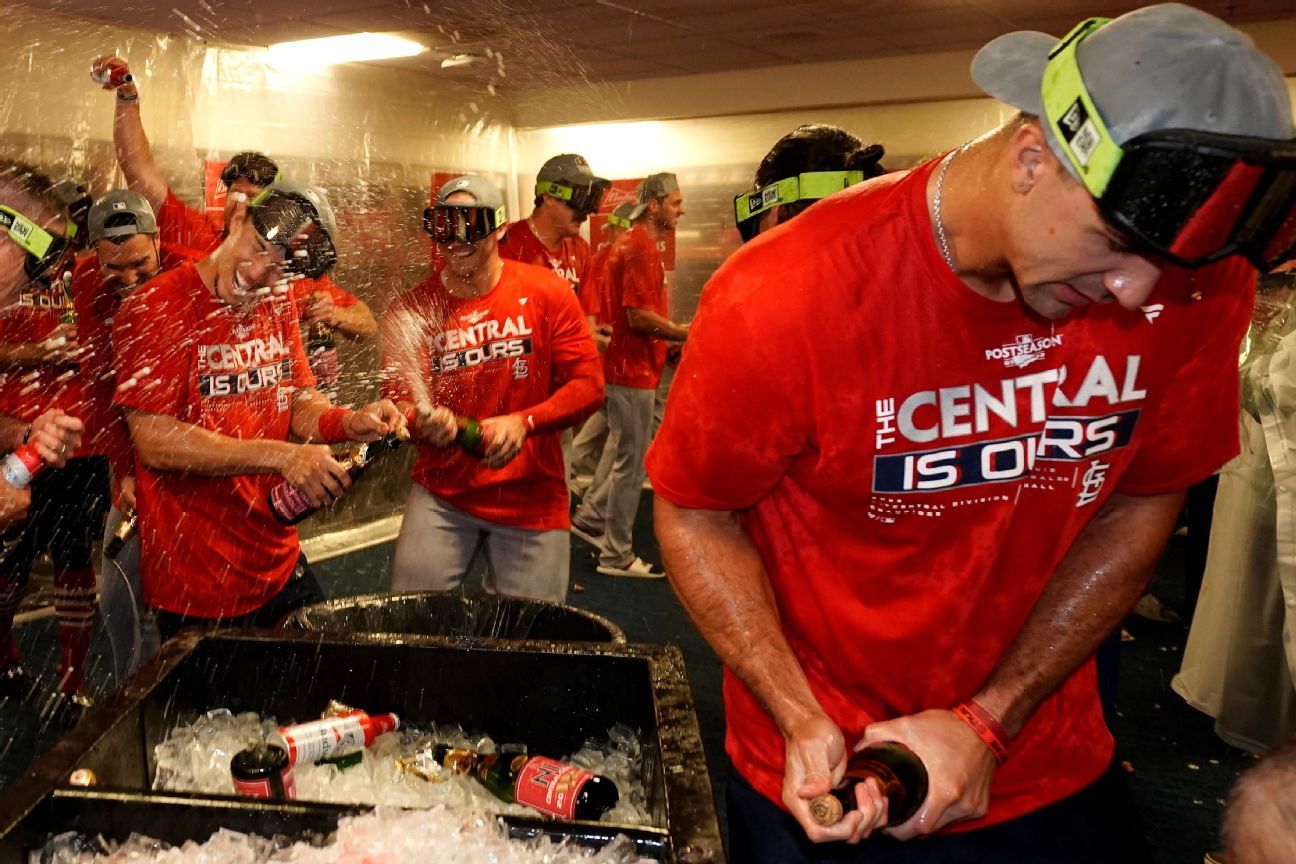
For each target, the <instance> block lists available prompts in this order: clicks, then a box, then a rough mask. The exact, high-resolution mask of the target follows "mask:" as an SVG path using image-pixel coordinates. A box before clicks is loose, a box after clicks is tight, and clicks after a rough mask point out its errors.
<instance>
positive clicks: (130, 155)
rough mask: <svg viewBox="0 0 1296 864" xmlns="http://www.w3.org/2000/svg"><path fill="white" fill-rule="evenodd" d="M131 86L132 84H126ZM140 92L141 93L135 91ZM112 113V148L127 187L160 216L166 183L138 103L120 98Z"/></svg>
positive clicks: (164, 198)
mask: <svg viewBox="0 0 1296 864" xmlns="http://www.w3.org/2000/svg"><path fill="white" fill-rule="evenodd" d="M126 86H127V87H132V86H133V85H129V84H128V85H126ZM136 92H138V91H136ZM116 101H117V110H116V112H115V113H114V114H113V147H114V149H115V151H116V153H117V164H118V165H120V166H121V169H122V174H124V175H125V177H126V185H127V186H129V187H130V188H131V189H134V190H135V191H136V192H138V193H140V194H141V195H143V196H144V197H145V198H147V199H148V202H149V204H150V205H152V207H153V212H154V213H157V212H158V211H160V210H161V209H162V205H163V204H165V203H166V196H167V183H166V180H165V179H164V178H163V177H162V172H160V171H159V170H158V167H157V164H156V163H155V162H154V161H153V148H152V147H151V146H150V145H149V140H148V135H146V134H145V132H144V122H143V120H142V119H140V106H139V102H138V101H131V102H127V101H124V100H122V99H117V100H116Z"/></svg>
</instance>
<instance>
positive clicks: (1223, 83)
mask: <svg viewBox="0 0 1296 864" xmlns="http://www.w3.org/2000/svg"><path fill="white" fill-rule="evenodd" d="M972 72H973V77H974V79H975V80H976V81H977V82H978V83H979V84H980V86H981V87H982V88H983V89H985V90H986V91H987V92H988V93H989V94H990V95H992V96H995V97H997V98H999V99H1001V100H1003V101H1006V102H1009V103H1010V104H1012V105H1015V106H1016V107H1018V108H1019V109H1021V110H1022V112H1023V115H1022V116H1020V117H1018V118H1015V119H1013V120H1011V121H1009V122H1008V123H1006V124H1005V125H1003V126H1001V127H1000V128H998V129H996V130H994V131H992V132H990V133H988V134H987V135H986V136H984V137H982V138H979V139H977V140H976V141H973V142H971V143H970V144H969V145H967V146H966V147H964V148H961V149H959V150H957V151H955V152H954V153H950V154H946V155H944V156H941V157H939V158H937V159H934V160H932V161H930V162H928V163H926V164H924V165H921V166H919V167H917V168H915V169H914V170H912V171H909V172H903V173H897V174H891V175H887V176H886V177H881V178H876V179H874V180H871V181H869V182H866V183H862V184H858V185H856V186H853V187H851V188H850V189H848V190H846V191H844V192H841V193H839V194H837V195H834V196H832V197H830V198H827V199H825V200H823V201H820V202H819V203H817V204H815V205H814V206H813V207H811V208H809V209H808V210H807V211H806V212H805V213H803V214H801V215H799V216H798V217H797V218H796V219H795V220H793V221H792V222H791V223H789V224H787V225H784V226H781V227H779V228H777V229H775V230H773V231H771V232H770V233H769V234H768V235H767V236H762V237H760V238H758V239H756V240H754V241H753V242H751V243H748V244H746V245H745V246H744V247H743V248H742V249H741V250H739V251H738V252H737V253H736V254H735V255H733V256H732V257H731V258H730V259H729V260H728V261H727V262H726V263H725V265H724V266H723V267H722V268H721V270H720V271H719V272H718V273H717V274H716V275H715V277H713V279H712V280H711V282H710V283H709V284H708V286H707V288H706V289H705V291H704V292H703V295H702V304H701V308H700V310H699V313H698V316H697V319H696V323H695V326H694V328H693V331H692V333H691V336H690V340H689V344H690V347H689V350H688V351H687V352H686V353H685V356H684V359H683V362H682V365H681V367H680V370H679V374H678V376H677V378H676V381H675V386H674V388H673V391H672V393H671V400H670V402H669V404H668V405H667V409H666V418H665V421H664V423H663V425H662V428H661V430H660V432H659V433H658V437H657V439H656V443H655V444H654V446H653V449H652V451H651V452H650V453H649V458H648V462H649V474H650V476H651V478H652V481H653V488H654V490H655V492H656V496H657V505H656V509H655V518H656V528H657V535H658V538H659V539H660V542H661V547H662V553H663V555H664V557H665V561H666V565H667V569H668V571H669V572H670V574H671V578H672V580H673V582H674V587H675V588H676V591H677V593H678V595H679V596H680V599H681V602H682V603H683V605H684V606H685V608H686V609H687V610H688V611H689V613H690V615H691V616H692V617H693V618H694V620H695V621H696V622H697V624H698V626H699V629H700V630H701V631H702V633H703V634H704V635H705V636H706V637H707V638H708V640H709V641H710V642H711V644H712V645H713V646H714V647H715V649H716V652H717V654H719V656H720V657H721V659H722V661H723V662H724V663H725V665H726V667H727V671H726V681H725V695H726V715H727V724H728V734H727V746H728V752H729V755H730V757H731V759H732V760H733V762H734V766H735V769H736V770H735V773H734V774H732V775H731V777H730V780H729V788H728V796H729V808H728V812H729V824H730V834H731V840H732V844H733V846H732V849H731V853H732V854H731V857H733V858H734V859H735V860H745V861H758V862H759V861H776V860H777V861H792V860H805V859H807V858H810V857H814V858H815V860H820V858H819V857H818V856H822V858H823V860H867V861H877V862H897V861H904V862H927V861H950V860H967V861H1013V862H1041V864H1043V862H1049V864H1057V862H1081V861H1085V862H1087V861H1145V860H1147V857H1148V856H1147V852H1146V849H1143V848H1141V845H1142V838H1140V837H1139V836H1138V832H1137V830H1134V826H1132V825H1131V822H1132V819H1131V814H1130V813H1129V810H1130V807H1129V803H1128V802H1129V799H1128V793H1127V792H1124V791H1123V790H1122V785H1123V784H1122V783H1121V782H1120V779H1119V773H1120V770H1119V767H1118V766H1115V765H1114V764H1113V741H1112V738H1111V735H1110V733H1109V732H1108V731H1107V728H1106V725H1105V723H1104V721H1103V716H1102V712H1101V708H1100V704H1099V699H1098V694H1097V688H1096V686H1095V675H1094V666H1093V661H1092V659H1091V658H1092V654H1093V652H1094V650H1095V649H1096V648H1097V646H1098V645H1099V644H1100V643H1101V642H1102V640H1103V639H1104V638H1105V637H1106V636H1107V634H1108V633H1109V632H1110V631H1111V630H1112V629H1113V628H1114V627H1116V626H1117V625H1118V624H1119V622H1120V621H1121V619H1122V617H1123V616H1124V614H1125V613H1126V612H1127V611H1128V610H1129V609H1130V608H1131V607H1132V605H1133V604H1134V602H1135V601H1136V600H1137V598H1138V597H1139V596H1140V594H1141V592H1142V590H1143V588H1144V586H1145V584H1146V582H1147V579H1148V576H1149V574H1150V573H1151V572H1152V570H1153V567H1154V564H1155V562H1156V560H1157V558H1158V557H1159V555H1160V552H1161V550H1162V548H1163V546H1164V542H1165V538H1166V537H1168V535H1169V534H1170V532H1171V531H1172V530H1173V527H1174V524H1175V519H1176V516H1177V514H1178V512H1179V509H1180V506H1181V503H1182V500H1183V490H1185V489H1186V488H1187V487H1188V486H1190V485H1191V484H1192V483H1194V482H1196V481H1198V480H1200V479H1201V478H1202V477H1205V476H1207V475H1208V474H1210V473H1211V472H1212V471H1213V470H1215V469H1216V468H1217V467H1218V466H1219V465H1220V464H1221V463H1223V462H1224V461H1226V460H1227V459H1228V458H1230V457H1231V456H1232V455H1233V454H1234V453H1235V452H1236V450H1237V446H1238V440H1237V430H1236V419H1235V414H1236V405H1237V400H1238V378H1237V370H1236V358H1237V346H1238V343H1239V340H1240V337H1241V335H1242V333H1243V332H1244V329H1245V326H1246V324H1247V322H1248V320H1249V318H1250V309H1251V301H1252V291H1253V282H1254V280H1253V277H1254V273H1253V271H1252V270H1251V267H1250V264H1249V263H1248V260H1246V259H1249V260H1250V262H1251V263H1256V264H1263V265H1266V266H1267V265H1269V264H1271V263H1272V261H1273V259H1274V258H1275V257H1281V256H1282V254H1284V253H1283V250H1285V249H1286V248H1289V247H1290V245H1291V240H1292V239H1293V238H1292V237H1291V236H1290V234H1291V228H1292V225H1293V222H1292V218H1293V217H1292V208H1293V204H1294V203H1296V202H1294V201H1293V198H1292V195H1291V188H1292V184H1291V180H1292V178H1293V177H1296V158H1293V155H1292V144H1291V142H1290V140H1289V139H1290V137H1291V134H1292V118H1291V108H1290V102H1289V95H1288V91H1287V88H1286V85H1285V82H1284V80H1283V76H1282V73H1281V72H1280V71H1279V70H1278V68H1277V67H1276V66H1275V65H1274V64H1273V62H1272V61H1270V60H1269V59H1268V58H1267V57H1265V56H1264V55H1263V54H1261V53H1260V52H1259V51H1258V50H1257V49H1256V47H1255V46H1254V44H1253V43H1252V42H1251V40H1250V39H1249V38H1248V37H1246V36H1245V35H1243V34H1241V33H1240V32H1238V31H1236V30H1234V29H1232V28H1231V27H1229V26H1228V25H1226V24H1224V23H1223V22H1221V21H1219V20H1218V19H1216V18H1213V17H1211V16H1209V15H1207V14H1205V13H1203V12H1199V11H1196V10H1193V9H1190V8H1188V7H1185V6H1181V5H1175V4H1167V5H1159V6H1152V7H1147V8H1144V9H1140V10H1138V11H1136V12H1131V13H1129V14H1128V15H1124V16H1122V17H1120V18H1118V19H1116V20H1114V21H1111V22H1109V23H1103V22H1101V21H1096V22H1086V24H1085V25H1083V26H1082V27H1079V28H1077V29H1076V31H1075V32H1074V33H1072V34H1071V36H1070V37H1068V38H1066V39H1063V40H1058V39H1056V38H1055V37H1049V36H1046V35H1044V34H1040V33H1011V34H1008V35H1006V36H1002V37H1000V38H999V39H996V40H994V41H993V42H991V43H990V44H989V45H987V46H986V47H985V48H983V49H982V50H981V51H980V52H979V53H978V54H977V56H976V59H975V60H974V62H973V67H972ZM1174 130H1191V131H1174ZM1242 256H1245V258H1244V257H1242ZM1217 259H1218V260H1217ZM1212 261H1216V263H1210V262H1212ZM1183 265H1187V266H1183ZM1200 265H1205V266H1200ZM752 334H759V336H760V339H759V346H758V350H753V343H752V341H751V340H752V338H753V337H752ZM881 742H896V743H899V744H900V745H903V746H905V747H907V748H909V749H910V750H911V751H912V752H913V753H914V754H915V755H916V756H917V758H918V759H920V760H921V761H922V762H923V763H924V764H925V766H926V770H927V773H928V777H929V785H928V793H927V795H926V797H925V798H924V799H923V800H922V802H921V803H920V805H919V807H918V809H917V811H916V813H915V814H914V815H913V816H912V817H910V818H908V819H907V820H906V821H904V822H902V823H901V824H896V825H889V826H888V825H887V808H888V805H887V804H886V803H884V799H883V798H882V797H881V794H880V789H879V787H878V786H877V785H876V783H875V782H874V781H868V782H865V783H861V784H859V785H858V786H856V787H855V788H854V791H853V792H852V796H853V803H854V804H855V805H856V807H855V809H853V810H849V811H848V812H847V813H846V814H845V816H844V818H843V819H842V820H841V821H840V822H837V823H836V824H833V825H831V826H827V827H825V826H823V825H820V824H818V823H817V822H815V821H814V819H813V818H812V816H811V813H810V802H811V801H812V800H813V799H814V798H815V797H817V796H819V795H822V794H825V793H827V792H828V791H829V789H830V788H832V787H833V786H834V785H835V783H837V782H838V781H839V780H840V779H841V778H842V776H843V772H844V770H845V766H846V761H847V757H848V755H849V754H850V753H851V752H853V750H854V749H855V748H856V747H858V746H861V745H866V744H876V743H881ZM920 836H925V837H928V838H929V839H927V840H926V841H925V842H922V843H913V842H905V841H910V840H912V839H913V838H916V837H920ZM866 837H867V838H868V839H867V841H866V842H864V843H863V844H862V845H861V846H860V847H859V848H858V849H853V848H851V847H850V846H849V845H847V844H850V843H860V842H861V840H864V838H866ZM838 841H845V842H844V843H839V845H837V846H833V847H829V848H819V849H818V850H816V849H815V848H814V844H817V843H830V842H838Z"/></svg>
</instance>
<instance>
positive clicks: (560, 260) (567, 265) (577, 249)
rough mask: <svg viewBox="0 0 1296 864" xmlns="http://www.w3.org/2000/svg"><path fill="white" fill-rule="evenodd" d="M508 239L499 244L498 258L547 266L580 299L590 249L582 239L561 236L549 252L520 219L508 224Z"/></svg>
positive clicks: (523, 220) (527, 223)
mask: <svg viewBox="0 0 1296 864" xmlns="http://www.w3.org/2000/svg"><path fill="white" fill-rule="evenodd" d="M507 238H508V239H506V240H505V241H504V242H503V243H501V244H500V245H499V252H500V257H501V258H504V259H507V260H509V261H518V262H520V263H522V264H534V265H535V266H537V267H546V268H548V269H550V270H552V271H553V272H554V273H555V274H556V275H558V276H560V277H562V279H563V280H565V281H566V282H567V284H568V285H570V286H571V290H572V293H574V294H575V295H576V296H577V297H580V296H581V291H582V288H583V286H584V284H585V279H586V278H587V276H588V275H589V266H590V248H589V244H588V243H586V242H585V238H584V237H564V238H563V239H562V240H560V241H559V242H558V248H557V249H556V250H552V251H551V250H550V249H549V248H548V247H547V246H545V245H544V244H543V243H541V242H540V238H539V237H537V236H536V234H535V232H534V231H532V230H531V223H530V222H529V221H527V220H526V219H519V220H518V221H516V222H513V223H510V224H509V227H508V234H507Z"/></svg>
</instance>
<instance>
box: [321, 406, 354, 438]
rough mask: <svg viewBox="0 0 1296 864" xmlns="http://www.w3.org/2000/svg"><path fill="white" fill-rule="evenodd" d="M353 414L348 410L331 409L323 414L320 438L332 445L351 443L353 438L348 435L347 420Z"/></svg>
mask: <svg viewBox="0 0 1296 864" xmlns="http://www.w3.org/2000/svg"><path fill="white" fill-rule="evenodd" d="M353 413H354V412H353V411H351V410H350V409H348V408H330V409H328V410H327V411H325V412H324V413H323V414H321V415H320V418H319V435H320V438H321V439H322V440H324V441H327V442H328V443H330V444H336V443H338V442H341V441H350V440H351V436H349V435H347V431H346V419H347V418H348V417H350V416H351V415H352V414H353Z"/></svg>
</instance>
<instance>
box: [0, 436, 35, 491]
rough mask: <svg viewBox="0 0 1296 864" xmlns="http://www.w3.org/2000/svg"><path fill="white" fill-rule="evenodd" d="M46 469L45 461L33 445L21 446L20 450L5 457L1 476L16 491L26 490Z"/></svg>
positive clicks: (0, 471) (1, 467) (0, 466)
mask: <svg viewBox="0 0 1296 864" xmlns="http://www.w3.org/2000/svg"><path fill="white" fill-rule="evenodd" d="M44 467H45V460H44V459H42V458H41V455H40V454H39V453H37V452H36V448H35V447H34V446H32V445H31V444H19V445H18V448H17V449H16V450H14V451H13V452H12V453H10V454H9V455H8V456H5V458H4V463H3V464H0V474H3V475H4V479H5V480H6V481H7V482H8V483H9V485H10V486H12V487H14V488H15V489H25V488H27V485H28V484H29V483H31V481H32V480H34V479H35V478H36V475H37V474H39V473H40V472H41V469H42V468H44Z"/></svg>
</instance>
